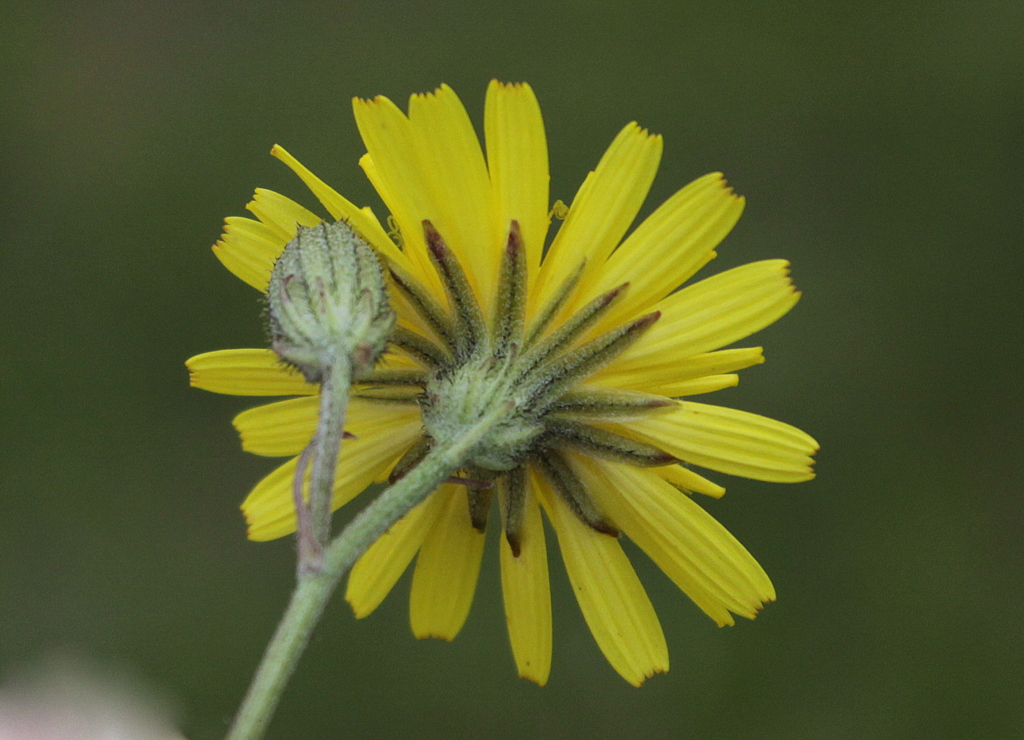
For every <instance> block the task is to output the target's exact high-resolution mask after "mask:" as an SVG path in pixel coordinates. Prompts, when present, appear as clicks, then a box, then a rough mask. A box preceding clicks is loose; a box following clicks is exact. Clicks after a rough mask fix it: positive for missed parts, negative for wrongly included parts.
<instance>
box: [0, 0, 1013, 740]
mask: <svg viewBox="0 0 1024 740" xmlns="http://www.w3.org/2000/svg"><path fill="white" fill-rule="evenodd" d="M3 5H4V7H3V8H2V11H3V12H2V13H0V41H2V43H0V60H2V61H0V96H2V97H0V116H2V132H3V135H2V137H0V157H2V161H0V193H2V196H0V197H2V202H3V204H4V208H3V211H4V213H3V219H2V220H0V229H2V241H0V248H2V260H0V301H2V305H3V320H2V328H0V430H2V432H0V433H2V437H3V444H2V446H0V455H2V463H0V487H2V488H0V495H2V499H0V672H5V671H8V670H11V669H13V668H16V667H17V666H19V665H24V664H25V663H27V662H31V661H32V660H34V659H35V658H36V657H37V656H39V655H41V654H44V653H46V652H48V651H51V650H53V649H56V648H69V647H70V648H73V649H76V650H78V651H79V652H80V653H84V654H86V655H88V656H91V657H92V658H93V659H95V660H98V661H100V662H103V663H113V664H117V665H122V666H123V665H127V666H131V667H133V669H134V670H135V671H136V672H137V673H138V674H139V675H141V676H143V677H144V679H145V680H146V681H147V682H149V683H150V684H151V685H153V686H156V687H158V688H160V689H161V690H163V691H165V692H167V693H169V694H170V695H172V696H174V697H176V699H177V703H178V707H179V710H180V711H179V716H180V720H181V724H182V727H183V728H184V729H185V731H186V733H187V734H188V736H189V737H190V738H191V739H192V740H206V739H214V738H218V737H219V736H220V735H221V734H222V733H223V731H224V729H225V727H226V722H227V720H228V718H229V717H230V715H231V714H232V713H233V711H234V709H235V707H236V705H237V701H238V699H239V697H240V695H241V693H242V692H243V690H244V688H245V685H246V683H247V681H248V678H249V675H250V673H251V670H252V668H253V666H254V665H255V663H256V661H257V659H258V657H259V655H260V652H261V650H262V648H263V645H264V643H265V641H266V639H267V637H268V636H269V634H270V632H271V630H272V628H273V625H274V623H275V621H276V618H277V616H278V615H279V613H280V611H281V609H282V607H283V605H284V603H285V600H286V598H287V594H288V592H289V589H290V587H291V584H292V569H293V546H292V543H291V542H290V541H288V540H282V541H280V542H275V543H270V544H253V543H249V542H247V541H246V540H245V538H244V531H243V524H242V521H241V518H240V516H239V513H238V511H237V505H238V503H239V502H240V501H241V499H242V497H243V496H244V495H245V493H246V492H247V490H248V488H249V487H250V486H251V485H252V484H253V483H254V482H255V481H256V480H258V479H259V478H260V477H261V476H262V475H263V474H264V473H266V472H267V471H269V470H270V469H271V467H272V466H273V465H274V464H275V463H274V461H272V460H268V459H263V458H257V457H253V456H250V455H247V454H244V453H243V452H241V451H240V449H239V445H238V443H237V440H236V438H235V435H234V432H233V430H232V429H231V426H230V418H231V416H232V415H233V414H234V413H236V412H237V411H238V410H241V409H243V408H246V407H248V406H250V405H253V404H254V402H251V401H250V400H248V399H239V398H229V397H221V396H215V395H212V394H208V393H204V392H201V391H196V390H191V389H189V388H188V386H187V378H186V373H185V369H184V367H183V365H182V363H183V361H184V360H185V359H186V358H187V357H189V356H190V355H193V354H195V353H198V352H203V351H207V350H212V349H219V348H228V347H241V346H253V345H256V346H258V345H259V343H261V342H262V330H261V327H260V324H259V315H260V304H259V301H258V300H257V294H256V293H255V292H254V291H253V290H252V289H251V288H249V287H247V286H245V285H244V284H242V283H241V282H239V281H238V280H236V279H235V278H234V277H232V276H231V275H230V274H229V273H228V272H227V271H226V270H224V269H223V268H222V267H221V266H220V265H219V263H218V262H217V261H216V259H215V258H214V257H213V255H212V254H211V252H210V250H209V246H210V244H212V243H213V241H214V240H215V239H216V238H217V236H218V234H219V233H220V227H221V222H222V219H223V218H224V217H225V216H227V215H242V214H243V206H244V204H245V203H246V201H247V200H248V198H249V196H250V195H251V192H252V190H253V188H255V187H257V186H263V187H271V188H274V189H278V190H280V191H282V192H284V193H287V194H290V195H293V196H296V197H301V198H303V199H305V200H306V202H307V203H310V204H312V199H311V198H310V197H309V196H308V195H307V194H306V192H305V190H304V188H303V187H302V186H301V184H300V183H299V182H298V180H297V179H295V178H294V177H293V176H292V175H291V174H290V173H289V172H288V171H287V170H286V168H285V167H283V166H282V165H281V164H280V163H278V162H276V161H275V160H273V159H272V158H271V157H270V156H268V150H269V149H270V146H271V145H272V144H273V143H275V142H277V143H281V144H282V145H284V146H286V147H288V149H289V150H290V151H291V152H293V153H294V154H295V155H296V156H298V157H299V158H300V159H301V160H302V161H303V162H304V163H306V164H307V165H309V166H310V167H311V168H313V169H314V170H315V171H316V172H317V173H319V174H320V175H321V176H322V177H324V178H325V179H326V180H328V181H329V182H331V183H332V184H334V185H335V187H337V188H338V189H339V190H340V191H342V192H343V193H345V194H347V195H348V196H349V197H350V198H351V199H352V200H354V201H356V202H357V203H377V201H376V199H375V196H374V195H373V193H372V191H371V188H370V187H369V185H368V184H367V183H366V181H365V180H364V178H363V176H362V174H361V171H360V170H359V169H358V167H357V165H356V160H357V158H358V156H359V155H360V154H361V153H362V152H363V149H362V146H361V144H360V142H359V139H358V136H357V134H356V130H355V125H354V123H353V121H352V117H351V112H350V106H349V100H350V98H351V97H352V96H354V95H360V96H369V95H374V94H377V93H384V94H386V95H388V96H390V97H392V99H394V100H395V101H396V102H399V103H400V104H401V105H402V106H403V107H404V105H405V101H406V99H407V96H408V95H409V94H410V93H412V92H418V91H425V90H429V89H432V88H433V87H434V86H436V85H437V84H438V83H440V82H442V81H445V82H448V83H450V84H451V85H452V86H453V87H454V88H455V89H456V91H457V92H458V93H459V94H460V95H461V96H462V98H463V100H464V101H465V103H466V105H467V107H468V108H469V110H470V112H471V114H472V116H473V117H474V120H475V121H476V122H477V124H478V125H479V124H480V123H481V120H482V115H481V113H482V106H483V96H484V90H485V87H486V84H487V81H488V80H489V79H490V78H491V77H499V78H501V79H504V80H512V81H515V80H527V81H529V82H530V83H531V84H532V85H533V87H534V89H535V90H536V93H537V95H538V97H539V99H540V101H541V105H542V107H543V110H544V115H545V119H546V123H547V131H548V140H549V146H550V150H551V168H552V197H553V198H554V197H560V198H563V199H566V200H568V199H570V198H571V197H572V194H573V193H574V191H575V188H576V186H577V184H578V183H579V181H580V179H581V178H582V177H583V175H584V174H585V173H586V171H587V170H588V169H590V168H592V167H593V165H594V164H595V163H596V161H597V159H598V157H599V156H600V154H601V153H602V151H603V149H604V147H605V146H606V145H607V144H608V143H609V142H610V140H611V138H612V136H613V135H614V134H615V133H616V132H617V131H618V129H619V128H620V127H621V126H622V125H623V124H624V123H626V122H627V121H629V120H632V119H636V120H638V121H640V122H641V123H642V124H643V125H644V126H647V127H649V128H651V129H652V130H654V131H657V132H660V133H662V134H664V136H665V142H666V144H665V156H664V159H663V164H662V168H661V170H660V173H659V176H658V179H657V181H656V182H655V186H654V189H653V192H652V194H651V198H650V199H649V201H648V204H647V206H646V207H645V212H648V211H650V210H651V208H652V207H653V206H654V205H655V204H657V203H658V202H660V201H661V200H663V199H664V198H665V197H667V196H668V195H669V194H671V193H672V192H673V191H674V190H675V189H677V188H678V187H680V186H682V185H683V184H684V183H686V182H688V181H689V180H691V179H692V178H694V177H696V176H698V175H700V174H703V173H704V172H707V171H710V170H719V169H720V170H722V171H724V172H725V173H726V174H727V176H728V177H729V178H730V181H731V182H732V183H733V184H734V185H735V186H736V188H737V190H738V191H739V192H741V193H743V194H745V195H746V196H747V199H748V207H747V211H746V213H745V215H744V217H743V219H742V221H741V222H740V224H739V226H738V227H737V228H736V230H735V231H734V232H733V234H732V235H731V236H730V237H729V238H728V239H727V240H726V242H725V243H724V244H723V246H722V248H721V249H720V254H721V257H720V258H719V259H718V260H716V261H715V263H714V264H713V265H712V267H711V268H710V269H709V271H718V270H721V269H723V268H725V267H729V266H732V265H736V264H740V263H743V262H747V261H751V260H756V259H763V258H770V257H786V258H788V259H790V260H792V262H793V264H794V277H795V279H796V281H797V284H798V286H799V287H800V288H802V289H803V291H804V298H803V300H802V301H801V303H800V304H799V305H798V306H797V308H796V309H795V310H794V311H793V312H792V313H791V314H790V315H789V316H787V317H786V318H785V319H784V320H782V321H781V322H779V323H778V324H776V325H775V326H773V327H771V328H770V329H768V330H766V331H765V332H763V333H762V334H761V335H759V337H758V343H763V344H764V345H765V346H766V349H767V355H768V363H767V364H766V365H764V366H761V367H757V368H753V369H750V370H748V371H745V372H744V373H743V374H742V381H741V385H740V387H739V388H737V389H734V390H727V391H723V392H721V393H720V394H717V396H716V398H715V399H713V400H714V401H715V402H720V403H727V404H730V405H735V406H738V407H740V408H744V409H747V410H751V411H755V412H759V413H764V414H767V415H770V416H774V417H777V418H781V419H784V420H786V421H789V422H791V423H794V424H797V425H798V426H800V427H802V428H804V429H806V430H808V431H809V432H811V433H812V434H814V435H815V436H816V437H817V438H818V439H819V440H820V442H821V443H822V452H821V455H820V462H819V466H818V470H819V476H818V478H817V480H815V481H814V482H811V483H807V484H802V485H796V486H784V485H772V484H767V483H758V482H748V481H743V480H738V479H732V480H725V478H726V477H725V476H719V477H718V478H717V479H718V480H723V481H724V482H725V483H726V485H727V486H728V487H729V493H728V495H726V497H725V498H724V499H723V500H721V501H704V502H703V503H704V504H705V505H706V507H707V508H708V509H709V510H710V511H711V512H712V513H713V514H714V515H715V516H716V517H718V518H719V519H720V520H721V521H722V522H724V523H725V524H726V525H727V526H728V527H729V528H730V529H731V530H732V531H733V532H734V533H736V534H737V536H738V537H739V538H740V539H741V540H742V541H743V542H744V543H745V544H746V545H747V546H748V547H749V548H750V549H751V551H752V552H753V553H754V554H755V555H757V556H758V558H759V559H760V560H761V562H762V563H763V564H764V566H765V567H766V569H767V570H768V572H769V573H770V574H771V575H772V577H773V579H774V581H775V584H776V586H777V588H778V592H779V600H778V603H776V604H774V605H772V606H770V607H769V608H768V609H767V610H766V611H765V612H764V613H763V615H762V616H761V617H760V618H759V619H758V620H757V621H756V622H752V623H751V622H743V623H742V624H738V625H737V626H736V627H734V628H728V629H721V630H719V629H717V628H715V627H714V625H713V624H712V623H711V622H710V620H708V619H707V618H706V617H704V616H702V615H701V614H700V613H699V612H698V610H697V609H696V607H694V606H693V605H692V604H690V603H689V602H688V601H687V600H686V598H685V597H683V596H682V595H681V594H680V593H679V592H678V591H676V590H675V588H674V587H673V586H672V585H671V583H670V582H669V581H668V579H667V578H665V577H664V576H663V575H662V574H661V573H660V572H659V571H657V569H656V568H655V567H654V566H652V565H651V564H650V563H649V562H646V561H645V560H644V559H643V558H641V557H636V558H635V561H636V563H637V568H638V570H639V572H640V575H641V578H642V579H643V580H644V582H645V584H646V585H647V587H648V590H649V592H650V594H651V597H652V600H653V601H654V603H655V606H656V607H657V609H658V611H659V614H660V616H661V619H662V622H663V625H664V627H665V631H666V634H667V637H668V642H669V646H670V650H671V655H672V671H671V673H670V674H668V675H667V676H663V677H658V678H655V679H653V680H651V681H650V682H649V683H648V685H647V686H645V687H644V688H643V689H640V690H636V689H633V688H631V687H630V686H628V685H627V684H625V683H624V682H623V681H622V680H621V679H619V678H618V677H617V676H616V675H615V674H614V672H613V671H612V670H611V668H610V667H608V665H607V664H606V663H605V661H604V659H603V658H602V657H601V654H600V653H599V651H598V649H597V647H596V646H595V644H594V643H593V640H592V638H591V637H590V635H589V633H588V631H587V629H586V626H585V624H584V622H583V619H582V617H581V615H580V613H579V610H578V608H577V606H576V604H575V601H574V599H573V596H572V593H571V591H570V589H569V588H568V583H567V580H566V578H565V575H564V571H563V570H562V566H561V561H560V558H559V557H558V556H557V555H555V554H553V556H552V573H553V578H554V596H553V599H554V608H555V654H554V667H553V672H552V679H551V682H550V684H549V685H548V686H547V687H546V688H543V689H539V688H537V687H536V686H534V685H532V684H530V683H527V682H525V681H522V680H519V679H517V678H516V676H515V671H514V667H513V663H512V659H511V656H510V654H509V649H508V646H507V637H506V634H505V627H504V624H503V617H502V610H501V601H500V590H499V585H498V573H497V567H496V559H497V558H496V551H495V549H494V545H495V544H496V543H495V542H493V541H492V542H490V543H489V544H490V546H491V549H490V550H489V555H488V557H487V558H486V561H485V566H484V570H483V573H482V576H481V581H480V587H479V591H478V597H477V600H476V602H475V603H474V606H473V611H472V613H471V614H470V618H469V621H468V622H467V624H466V627H465V629H464V630H463V632H462V634H461V635H460V636H459V638H458V639H457V640H456V641H455V642H454V643H452V644H443V643H435V642H426V643H424V642H417V641H415V640H414V639H413V638H412V637H411V635H410V632H409V628H408V622H407V607H408V605H407V593H408V580H403V581H402V582H401V583H400V584H399V586H398V587H397V589H396V593H395V594H393V595H392V596H391V597H390V598H389V599H388V600H387V601H386V602H385V603H384V605H383V606H382V607H381V608H380V609H379V610H378V612H377V613H375V614H374V615H373V616H372V617H371V618H369V619H366V620H363V621H360V622H356V621H355V620H354V619H353V618H352V616H351V613H350V612H349V610H348V609H347V607H346V606H345V605H344V604H343V603H342V602H341V601H340V600H338V601H337V602H336V603H335V604H334V605H333V606H332V608H331V609H330V610H329V611H328V613H327V615H326V618H325V620H324V623H323V624H322V626H321V629H320V630H319V631H318V632H317V635H316V637H315V639H314V643H313V645H312V648H311V650H310V652H309V654H308V655H307V657H306V659H305V660H304V661H303V664H302V665H301V668H300V671H299V674H298V675H297V677H296V679H295V681H294V683H293V684H292V686H291V688H290V690H289V692H288V694H287V696H286V698H285V700H284V702H283V704H282V707H281V709H280V712H279V714H278V717H277V720H276V722H275V724H274V727H273V729H272V736H273V737H277V738H321V737H323V738H328V737H340V736H343V735H344V736H346V737H355V738H383V737H413V738H452V737H481V738H482V737H486V738H526V737H538V738H576V737H614V736H622V737H626V736H638V735H643V736H645V737H654V738H669V737H692V738H752V737H767V738H835V739H842V738H851V739H852V738H856V739H857V740H863V739H864V738H899V739H903V738H935V737H941V738H980V737H985V738H1011V737H1020V736H1022V735H1024V710H1022V703H1021V693H1022V688H1024V686H1022V679H1024V675H1022V674H1024V671H1022V668H1021V666H1022V663H1024V644H1022V639H1021V638H1022V629H1021V625H1020V614H1021V613H1022V610H1024V598H1022V595H1024V594H1022V588H1021V584H1022V581H1024V573H1022V569H1021V565H1022V560H1024V558H1022V554H1024V548H1022V529H1024V505H1022V496H1021V465H1020V459H1021V446H1022V444H1021V439H1022V438H1021V432H1020V420H1021V418H1022V408H1021V406H1022V404H1021V392H1020V383H1019V380H1018V378H1019V376H1020V371H1021V359H1022V357H1021V355H1022V352H1021V339H1020V337H1021V327H1022V320H1024V315H1022V313H1024V312H1022V301H1021V298H1020V286H1021V278H1022V274H1021V272H1022V270H1021V256H1020V250H1021V226H1022V205H1021V202H1022V191H1021V180H1022V174H1024V173H1022V169H1024V168H1022V166H1021V164H1022V157H1021V154H1022V143H1024V142H1022V130H1024V128H1022V113H1024V95H1022V69H1024V66H1022V61H1024V60H1022V56H1024V55H1022V51H1021V49H1022V45H1021V38H1022V31H1024V5H1022V4H1021V3H1020V2H1019V1H1017V0H1004V1H1002V2H985V3H982V2H963V0H959V1H957V2H952V1H951V2H908V3H892V2H888V1H886V2H862V3H821V2H813V1H812V0H792V1H791V2H780V3H770V4H768V3H765V4H756V3H748V2H738V1H736V2H715V3H688V2H624V1H623V2H615V1H613V0H599V1H594V2H585V3H553V2H527V3H502V4H499V3H479V2H450V3H449V2H438V3H429V2H405V3H402V2H375V3H369V2H364V3H350V2H334V3H300V2H297V3H283V2H279V3H274V2H259V1H255V0H254V1H249V2H241V1H237V2H228V1H225V2H209V3H199V2H188V1H187V0H186V1H182V0H174V1H173V2H172V1H171V0H166V1H164V2H156V1H154V2H136V3H129V2H124V3H108V2H95V3H47V2H38V3H16V2H13V0H7V2H6V3H4V4H3ZM377 208H378V212H380V211H381V210H382V209H381V208H380V207H379V206H377ZM709 271H706V273H707V272H709ZM492 534H493V533H492ZM631 552H632V553H633V554H634V555H636V554H637V553H636V551H635V549H631Z"/></svg>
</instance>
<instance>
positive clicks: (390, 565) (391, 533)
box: [345, 495, 444, 619]
mask: <svg viewBox="0 0 1024 740" xmlns="http://www.w3.org/2000/svg"><path fill="white" fill-rule="evenodd" d="M443 503H444V498H443V497H442V496H433V495H432V496H429V497H427V499H426V501H424V502H423V503H421V504H420V505H418V506H417V507H416V508H414V509H413V510H412V511H410V512H409V513H408V514H406V515H405V516H404V517H403V518H402V519H400V520H399V521H397V522H396V523H395V524H394V525H392V527H391V529H389V530H388V531H387V532H385V533H384V534H383V535H381V537H380V539H378V540H377V541H376V542H374V543H373V544H372V545H371V546H370V549H369V550H367V551H366V552H365V553H363V556H362V557H361V558H359V560H358V561H357V562H356V564H355V565H354V566H353V567H352V572H351V573H349V576H348V588H347V589H346V590H345V600H346V601H347V602H348V603H349V604H350V605H351V606H352V610H353V611H354V612H355V615H356V618H357V619H362V618H363V617H365V616H367V615H369V614H370V613H371V612H372V611H373V610H374V609H376V608H377V607H378V606H379V605H380V602H382V601H383V600H384V597H385V596H387V595H388V593H389V592H390V591H391V589H392V588H393V587H394V585H395V583H396V582H397V581H398V579H399V578H400V577H401V576H402V573H404V572H405V569H406V568H407V567H408V566H409V563H410V562H412V559H413V556H414V555H416V551H417V550H419V549H420V546H421V545H422V544H423V539H424V538H425V537H426V536H427V533H428V532H430V530H431V529H433V528H434V525H435V523H436V522H437V517H438V515H439V514H440V513H441V511H442V505H443Z"/></svg>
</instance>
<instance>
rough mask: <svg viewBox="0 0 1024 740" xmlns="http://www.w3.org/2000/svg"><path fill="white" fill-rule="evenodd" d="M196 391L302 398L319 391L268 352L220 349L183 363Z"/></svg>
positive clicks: (272, 352)
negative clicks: (198, 389) (197, 389)
mask: <svg viewBox="0 0 1024 740" xmlns="http://www.w3.org/2000/svg"><path fill="white" fill-rule="evenodd" d="M185 366H186V367H187V368H188V370H189V383H190V384H191V385H192V386H193V387H195V388H202V389H203V390H205V391H213V392H214V393H226V394H229V395H233V396H303V395H311V394H314V393H317V392H318V388H317V386H315V385H312V384H310V383H307V382H306V380H305V378H303V377H302V374H301V373H299V371H298V370H296V369H295V368H293V367H289V366H287V365H285V364H284V363H283V362H281V358H280V357H278V356H277V354H276V353H274V351H273V350H269V349H222V350H217V351H215V352H205V353H203V354H201V355H196V356H195V357H193V358H191V359H190V360H188V361H187V362H186V363H185Z"/></svg>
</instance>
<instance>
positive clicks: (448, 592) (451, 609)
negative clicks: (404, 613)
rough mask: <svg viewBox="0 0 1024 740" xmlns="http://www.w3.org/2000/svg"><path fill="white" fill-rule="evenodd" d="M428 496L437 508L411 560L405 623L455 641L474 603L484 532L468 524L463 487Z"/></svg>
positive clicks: (444, 488)
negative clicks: (413, 562) (413, 565)
mask: <svg viewBox="0 0 1024 740" xmlns="http://www.w3.org/2000/svg"><path fill="white" fill-rule="evenodd" d="M433 495H434V496H437V497H439V498H442V499H443V502H442V504H441V508H442V510H441V513H440V515H439V516H438V518H437V521H436V522H435V524H434V526H433V527H432V528H431V530H430V532H429V533H428V534H427V537H426V539H424V541H423V547H422V548H420V554H419V557H418V558H416V570H415V571H413V576H412V594H411V595H410V597H409V621H410V623H411V624H412V632H413V634H414V635H416V637H419V638H425V637H437V638H440V639H442V640H454V639H455V636H456V635H457V634H459V630H460V629H462V625H463V624H464V623H465V621H466V617H467V616H468V615H469V607H470V605H471V604H472V603H473V592H474V591H475V590H476V579H477V576H478V575H479V574H480V558H481V556H482V555H483V552H484V536H483V534H481V533H480V532H477V531H476V530H475V529H473V525H472V524H471V523H470V519H469V501H468V500H467V498H466V489H465V488H464V487H463V486H456V485H451V484H446V485H443V486H441V487H440V488H439V489H438V490H437V492H436V493H434V494H433Z"/></svg>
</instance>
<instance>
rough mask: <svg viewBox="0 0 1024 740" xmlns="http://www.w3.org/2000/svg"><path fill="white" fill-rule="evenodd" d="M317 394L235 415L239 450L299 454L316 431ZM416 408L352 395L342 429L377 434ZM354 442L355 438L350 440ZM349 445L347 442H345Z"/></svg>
mask: <svg viewBox="0 0 1024 740" xmlns="http://www.w3.org/2000/svg"><path fill="white" fill-rule="evenodd" d="M319 407H320V396H319V395H317V396H313V397H306V398H292V399H289V400H287V401H278V402H277V403H268V404H266V405H264V406H257V407H256V408H252V409H248V410H246V411H243V412H242V413H240V414H238V415H237V416H236V417H235V418H234V421H233V423H234V425H235V429H237V430H238V433H239V435H241V437H242V449H244V450H245V451H246V452H252V453H254V454H256V455H268V456H270V457H284V456H285V455H298V454H299V453H300V452H302V450H304V449H305V448H306V445H308V444H309V441H310V439H312V437H313V432H315V431H316V425H317V417H318V413H319ZM415 413H416V411H415V410H413V409H410V408H409V407H407V406H401V405H398V404H388V403H379V402H374V401H370V400H366V399H363V398H359V397H356V396H353V397H352V398H350V399H349V402H348V410H347V413H346V414H345V431H347V432H350V433H351V434H353V435H355V436H356V437H361V436H364V435H367V434H369V435H373V434H379V433H380V431H381V429H384V430H388V429H390V428H391V426H392V425H394V424H404V423H405V422H406V421H407V420H408V419H409V418H410V417H411V416H413V415H414V414H415ZM353 441H354V440H353ZM344 444H345V445H348V444H349V441H346V442H345V443H344Z"/></svg>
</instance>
